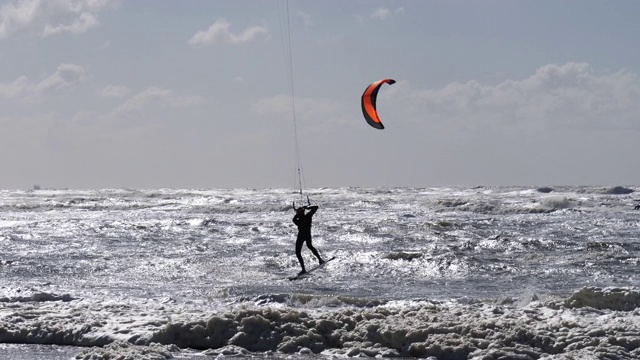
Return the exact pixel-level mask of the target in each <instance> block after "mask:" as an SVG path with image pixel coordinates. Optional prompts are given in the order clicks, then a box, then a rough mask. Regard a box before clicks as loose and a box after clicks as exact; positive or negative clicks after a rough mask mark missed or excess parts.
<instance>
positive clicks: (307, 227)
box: [293, 205, 324, 275]
mask: <svg viewBox="0 0 640 360" xmlns="http://www.w3.org/2000/svg"><path fill="white" fill-rule="evenodd" d="M294 209H295V207H294ZM305 210H309V212H308V213H306V214H305ZM317 210H318V206H316V205H313V206H303V207H299V208H297V209H296V215H295V216H294V217H293V223H294V224H296V225H297V226H298V238H297V239H296V256H297V257H298V261H299V262H300V266H301V267H302V271H300V273H299V274H298V275H302V274H304V273H306V272H307V270H306V269H305V268H304V260H303V259H302V255H301V254H300V251H301V250H302V244H304V243H305V242H306V243H307V247H308V248H309V250H311V252H312V253H313V255H315V256H316V257H317V258H318V261H319V262H320V265H322V264H324V260H322V258H321V257H320V254H318V250H316V248H314V247H313V245H312V244H311V218H312V217H313V214H315V213H316V211H317Z"/></svg>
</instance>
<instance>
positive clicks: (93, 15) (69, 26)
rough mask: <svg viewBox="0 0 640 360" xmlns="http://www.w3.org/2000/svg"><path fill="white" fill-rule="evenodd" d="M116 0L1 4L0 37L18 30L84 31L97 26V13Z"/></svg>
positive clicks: (17, 0)
mask: <svg viewBox="0 0 640 360" xmlns="http://www.w3.org/2000/svg"><path fill="white" fill-rule="evenodd" d="M118 3H119V0H114V1H109V0H14V1H11V2H9V3H7V4H5V5H3V6H2V7H0V39H2V38H7V37H9V36H11V35H13V34H15V33H18V32H20V31H29V30H31V31H35V32H37V33H39V34H41V35H42V36H44V37H47V36H51V35H56V34H61V33H72V34H80V33H84V32H86V31H88V30H90V29H92V28H94V27H96V26H98V25H99V21H98V17H99V13H101V12H102V11H104V10H106V9H108V8H109V7H112V6H117V4H118Z"/></svg>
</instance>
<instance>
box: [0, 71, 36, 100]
mask: <svg viewBox="0 0 640 360" xmlns="http://www.w3.org/2000/svg"><path fill="white" fill-rule="evenodd" d="M29 87H30V85H29V80H28V79H27V78H26V77H25V76H21V77H19V78H17V79H16V80H14V81H12V82H10V83H8V84H5V83H0V98H5V99H10V98H15V97H19V96H21V95H23V94H24V93H25V92H27V90H28V89H29Z"/></svg>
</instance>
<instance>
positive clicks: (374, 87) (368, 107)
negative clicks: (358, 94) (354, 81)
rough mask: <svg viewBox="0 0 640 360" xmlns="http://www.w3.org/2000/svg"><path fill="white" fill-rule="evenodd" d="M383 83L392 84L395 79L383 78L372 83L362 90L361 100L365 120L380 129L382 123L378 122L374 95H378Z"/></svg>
mask: <svg viewBox="0 0 640 360" xmlns="http://www.w3.org/2000/svg"><path fill="white" fill-rule="evenodd" d="M385 83H387V84H389V85H393V84H395V83H396V81H395V80H393V79H383V80H379V81H376V82H374V83H372V84H371V85H369V86H367V88H366V89H365V90H364V94H362V101H361V104H362V115H364V119H365V120H367V123H368V124H369V125H371V126H373V127H374V128H376V129H380V130H382V129H384V125H382V122H380V118H379V117H378V112H377V111H376V97H377V96H378V90H379V89H380V87H381V86H382V85H383V84H385Z"/></svg>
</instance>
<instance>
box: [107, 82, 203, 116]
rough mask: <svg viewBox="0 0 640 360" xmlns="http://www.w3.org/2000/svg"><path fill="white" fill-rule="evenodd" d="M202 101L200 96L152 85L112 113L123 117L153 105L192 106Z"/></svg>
mask: <svg viewBox="0 0 640 360" xmlns="http://www.w3.org/2000/svg"><path fill="white" fill-rule="evenodd" d="M200 103H202V98H201V97H199V96H182V95H178V94H176V93H175V91H173V90H171V89H163V88H159V87H155V86H154V87H150V88H148V89H146V90H144V91H141V92H139V93H137V94H135V95H133V96H132V97H131V98H129V99H128V100H127V101H125V102H124V103H123V104H122V105H120V106H119V107H118V108H116V109H115V110H114V112H113V113H112V115H114V116H116V117H122V116H127V115H135V114H139V113H141V112H142V111H144V110H145V109H146V108H148V107H150V106H152V105H158V104H159V105H160V106H168V107H173V108H183V107H191V106H195V105H198V104H200Z"/></svg>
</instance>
